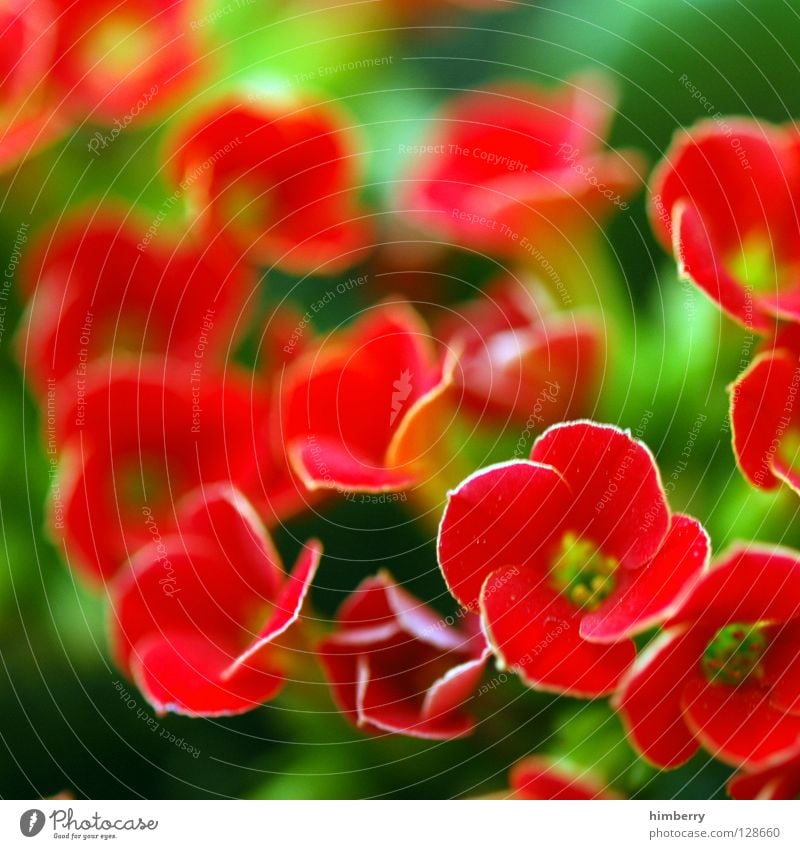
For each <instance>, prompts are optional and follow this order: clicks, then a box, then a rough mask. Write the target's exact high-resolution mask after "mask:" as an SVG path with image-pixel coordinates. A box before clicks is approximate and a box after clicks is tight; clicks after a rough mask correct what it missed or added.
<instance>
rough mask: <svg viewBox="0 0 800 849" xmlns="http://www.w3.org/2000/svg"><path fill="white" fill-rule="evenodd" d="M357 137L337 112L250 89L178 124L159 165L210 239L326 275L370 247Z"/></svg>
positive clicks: (262, 260) (293, 269) (304, 100)
mask: <svg viewBox="0 0 800 849" xmlns="http://www.w3.org/2000/svg"><path fill="white" fill-rule="evenodd" d="M356 135H357V134H356V130H355V127H354V125H353V120H352V119H351V118H350V117H349V116H347V115H346V114H344V113H342V112H341V111H340V108H339V106H338V105H334V104H333V103H330V102H326V103H314V102H312V101H310V100H309V99H307V98H303V97H301V96H300V95H296V94H294V93H289V92H287V91H283V90H281V91H277V90H271V89H269V88H267V89H263V90H262V89H257V88H252V89H245V90H243V91H242V92H241V94H240V97H239V99H237V98H235V97H229V98H227V99H225V100H223V101H221V102H218V103H216V104H215V105H213V106H211V107H208V108H206V110H205V111H203V112H202V113H201V114H200V115H198V116H196V117H194V118H192V119H191V120H188V121H183V122H182V123H181V124H180V126H179V128H178V130H177V131H176V132H174V133H173V136H172V138H171V141H170V143H169V145H168V150H167V151H166V153H165V161H166V163H167V169H168V172H169V173H170V174H171V176H172V179H173V181H174V182H175V184H176V185H177V186H178V187H179V189H180V190H181V191H182V192H183V193H185V196H186V199H187V202H188V206H189V208H190V212H191V214H192V215H194V216H196V217H197V218H198V220H199V221H200V226H201V228H202V230H203V231H204V232H205V233H207V234H208V236H209V238H214V237H216V236H218V234H219V233H220V232H226V233H230V234H231V235H232V236H233V237H234V238H235V240H236V243H237V245H238V246H239V248H240V249H241V251H243V252H244V253H246V254H247V255H248V256H250V257H251V258H252V259H253V261H255V262H258V263H262V264H265V265H272V264H274V265H277V266H279V267H280V268H282V269H284V270H286V271H289V272H295V273H300V274H305V273H307V272H318V273H319V272H324V273H329V274H330V273H333V272H334V271H336V270H338V269H340V268H343V267H346V266H349V265H352V264H353V263H354V262H356V260H358V259H359V258H360V257H361V256H362V254H363V253H364V251H365V250H366V249H367V247H368V246H369V242H370V231H371V226H370V224H369V219H368V213H367V211H366V209H365V207H364V206H363V205H362V204H361V201H360V200H359V197H358V189H359V184H358V175H359V172H360V171H361V167H360V163H359V159H358V157H359V152H360V149H359V144H358V141H357V138H356Z"/></svg>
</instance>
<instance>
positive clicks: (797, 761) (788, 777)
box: [728, 755, 800, 799]
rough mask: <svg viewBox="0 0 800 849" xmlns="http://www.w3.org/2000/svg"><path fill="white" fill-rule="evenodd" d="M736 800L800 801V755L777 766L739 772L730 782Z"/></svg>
mask: <svg viewBox="0 0 800 849" xmlns="http://www.w3.org/2000/svg"><path fill="white" fill-rule="evenodd" d="M728 793H730V795H731V796H732V797H733V798H734V799H800V755H794V756H792V757H791V758H789V759H788V760H785V761H782V762H781V763H779V764H777V765H776V766H767V767H763V768H762V769H757V770H753V771H752V772H737V773H736V775H734V776H733V778H732V779H731V780H730V781H729V782H728Z"/></svg>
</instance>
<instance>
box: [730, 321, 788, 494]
mask: <svg viewBox="0 0 800 849" xmlns="http://www.w3.org/2000/svg"><path fill="white" fill-rule="evenodd" d="M798 390H800V330H799V329H798V328H797V327H796V326H794V325H789V326H787V327H786V328H784V329H782V330H781V331H780V332H779V333H778V335H777V337H776V338H775V339H774V340H773V341H772V342H771V343H769V345H768V346H765V349H764V350H763V351H762V352H761V353H759V354H758V355H757V356H756V357H755V359H754V360H753V362H752V363H751V364H750V366H749V367H748V368H747V369H745V371H744V372H742V374H740V375H739V377H738V378H737V379H736V381H735V382H734V384H733V385H732V387H731V411H730V418H731V430H732V435H733V449H734V453H735V455H736V462H737V463H738V464H739V468H740V469H741V470H742V473H743V474H744V476H745V477H746V478H747V479H748V480H749V481H750V483H752V484H753V485H754V486H757V487H759V488H761V489H766V490H770V489H775V488H776V487H778V486H780V484H781V482H784V483H786V484H788V485H789V486H790V487H791V488H792V489H793V490H794V491H795V492H798V493H800V466H799V465H798V461H800V458H799V457H798V456H797V450H798V447H800V399H798Z"/></svg>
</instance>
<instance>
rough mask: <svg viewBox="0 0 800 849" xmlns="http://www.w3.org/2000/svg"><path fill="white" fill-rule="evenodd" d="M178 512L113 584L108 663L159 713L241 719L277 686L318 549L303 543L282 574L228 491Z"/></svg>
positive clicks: (242, 504) (253, 519)
mask: <svg viewBox="0 0 800 849" xmlns="http://www.w3.org/2000/svg"><path fill="white" fill-rule="evenodd" d="M177 510H178V515H179V523H178V529H177V531H176V532H175V533H173V534H171V535H167V536H164V537H160V536H158V535H157V531H155V532H154V535H153V540H152V542H151V543H150V544H149V545H147V546H145V547H144V548H143V549H141V550H140V551H139V552H137V554H136V555H135V556H134V557H133V559H132V560H131V568H130V569H128V570H125V571H124V572H122V573H121V574H120V576H119V577H118V578H117V579H116V581H115V582H114V583H113V584H112V586H111V598H112V611H111V613H112V615H111V622H110V625H111V635H112V643H113V648H114V655H115V657H116V660H117V663H118V664H119V665H120V667H121V668H122V669H124V670H125V671H126V673H128V674H130V675H131V676H132V677H133V679H134V681H135V682H136V684H137V686H138V687H139V689H140V690H141V691H142V693H143V694H144V696H145V697H146V698H147V701H148V702H150V704H151V705H153V707H154V708H155V709H156V710H157V711H158V712H159V713H164V712H166V711H171V712H174V713H181V714H186V715H188V716H219V715H226V714H235V713H243V712H244V711H247V710H251V709H252V708H254V707H257V706H258V705H259V704H261V703H262V702H264V701H266V700H268V699H271V698H273V697H274V696H275V695H276V694H277V692H278V691H279V690H280V688H281V686H282V684H283V681H284V672H285V666H286V663H287V660H288V659H289V658H290V651H289V646H288V645H282V644H281V643H280V642H279V637H281V635H282V634H284V633H285V632H286V631H287V629H288V628H289V627H290V626H291V625H293V624H294V623H295V622H296V621H297V619H298V617H299V615H300V609H301V607H302V605H303V600H304V599H305V596H306V593H307V592H308V588H309V586H310V584H311V581H312V580H313V578H314V574H315V572H316V569H317V565H318V563H319V558H320V555H321V547H320V545H319V543H318V542H316V541H313V540H312V541H310V542H307V543H306V545H305V548H304V550H303V553H302V554H301V556H300V558H299V560H298V562H297V565H296V566H295V568H294V571H293V572H292V574H291V575H285V574H284V572H283V567H282V566H281V562H280V558H279V557H278V554H277V552H276V551H275V549H274V548H273V545H272V542H271V540H270V538H269V536H268V535H267V532H266V531H265V529H264V528H263V526H262V525H261V523H260V521H259V519H258V516H257V515H256V513H255V511H254V510H253V508H252V507H251V506H250V505H249V504H248V503H247V501H246V500H245V499H244V497H243V496H242V495H241V494H240V493H238V492H237V491H236V490H235V489H233V488H231V487H228V486H219V487H214V486H212V487H207V488H204V489H203V490H197V491H195V492H194V493H192V494H191V495H189V496H188V497H187V498H186V499H185V500H184V501H183V502H182V503H181V504H180V505H178V508H177ZM256 622H257V623H259V624H258V625H254V623H256ZM262 623H263V624H262ZM254 627H255V628H257V630H256V631H254V630H253V628H254Z"/></svg>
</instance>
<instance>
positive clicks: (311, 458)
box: [288, 437, 417, 493]
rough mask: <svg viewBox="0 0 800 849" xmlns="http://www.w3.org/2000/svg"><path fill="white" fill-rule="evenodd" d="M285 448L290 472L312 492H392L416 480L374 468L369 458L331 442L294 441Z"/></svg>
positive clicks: (320, 439)
mask: <svg viewBox="0 0 800 849" xmlns="http://www.w3.org/2000/svg"><path fill="white" fill-rule="evenodd" d="M288 447H289V460H290V462H291V464H292V467H293V469H294V471H295V472H296V473H297V475H298V476H299V478H300V480H302V481H303V483H304V484H305V486H306V487H307V488H308V489H309V490H311V491H312V492H313V491H314V490H318V489H320V490H326V489H329V490H330V489H332V490H336V491H337V492H342V493H347V492H373V493H379V492H396V491H397V490H402V489H407V488H408V487H410V486H412V485H413V484H414V483H416V480H417V478H416V475H414V474H412V473H411V472H408V471H405V470H402V469H397V470H395V469H385V468H382V467H381V466H378V465H374V464H373V463H372V462H371V460H370V458H368V457H364V456H363V455H362V456H358V455H357V454H355V453H354V452H352V451H349V450H348V448H347V447H346V446H344V445H342V443H341V442H337V441H336V440H335V439H329V438H327V437H309V438H308V439H307V440H305V441H299V440H294V441H293V442H290V443H289V445H288Z"/></svg>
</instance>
